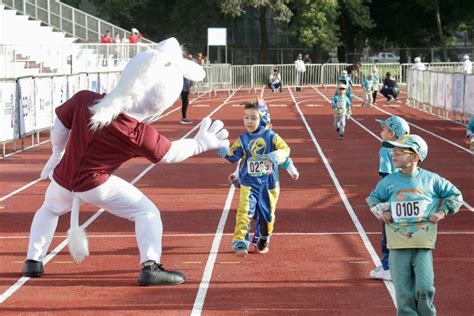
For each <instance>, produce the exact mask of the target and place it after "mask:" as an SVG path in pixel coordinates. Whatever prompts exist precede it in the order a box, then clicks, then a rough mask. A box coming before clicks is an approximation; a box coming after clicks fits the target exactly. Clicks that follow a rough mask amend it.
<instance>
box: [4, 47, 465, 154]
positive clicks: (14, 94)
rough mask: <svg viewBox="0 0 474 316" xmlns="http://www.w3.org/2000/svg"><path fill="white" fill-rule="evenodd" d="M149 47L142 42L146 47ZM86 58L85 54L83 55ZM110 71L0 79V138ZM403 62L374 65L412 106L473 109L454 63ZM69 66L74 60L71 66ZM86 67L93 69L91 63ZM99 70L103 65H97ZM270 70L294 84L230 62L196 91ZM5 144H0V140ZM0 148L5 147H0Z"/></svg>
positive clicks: (309, 79)
mask: <svg viewBox="0 0 474 316" xmlns="http://www.w3.org/2000/svg"><path fill="white" fill-rule="evenodd" d="M148 48H149V47H146V46H145V47H144V49H148ZM86 60H87V58H86ZM115 66H116V69H117V70H116V71H102V72H92V71H91V72H87V73H78V74H71V75H58V74H55V75H53V76H51V75H48V76H43V77H39V76H38V77H32V76H29V77H23V78H19V79H6V78H1V79H0V91H1V93H0V123H1V125H0V143H2V144H3V145H4V144H5V143H6V142H11V141H15V140H17V139H22V138H24V137H25V136H28V135H32V134H38V132H39V131H41V130H43V129H48V128H50V127H51V126H52V124H53V119H54V109H55V108H56V107H57V106H59V105H60V104H61V103H62V102H64V101H65V100H67V99H68V98H69V97H71V96H72V95H73V94H74V93H76V92H77V91H79V90H82V89H88V90H92V91H96V92H98V93H107V92H108V91H110V90H111V89H113V88H114V87H115V85H116V83H117V82H118V80H119V77H120V72H121V70H122V69H123V66H124V65H122V64H119V65H115ZM346 66H347V65H346V64H325V65H319V64H310V65H306V72H305V73H304V76H303V78H302V80H303V85H334V84H336V79H337V77H338V76H340V74H341V73H342V70H343V69H344V68H345V67H346ZM410 66H411V65H409V64H403V65H398V64H377V68H378V70H379V73H380V75H381V77H382V74H383V73H384V72H386V71H391V72H392V73H393V74H394V75H395V76H396V77H397V78H398V80H399V82H400V83H401V84H404V83H405V82H404V79H405V78H406V79H407V83H408V84H407V90H408V99H409V101H410V104H412V105H417V106H419V105H422V106H423V107H424V106H426V105H428V106H430V107H433V108H436V109H439V110H443V111H445V112H447V113H452V116H453V117H455V116H456V114H458V115H463V116H467V115H472V114H474V76H471V75H469V76H465V75H464V74H462V73H455V72H454V71H458V70H459V63H452V64H435V65H427V66H428V69H438V68H439V67H442V68H443V69H445V71H444V72H438V71H433V70H431V71H430V70H426V71H414V70H411V69H408V68H409V67H410ZM72 67H73V69H74V64H73V65H72ZM372 67H373V65H371V64H365V65H362V68H361V70H360V73H361V75H360V76H359V78H355V80H354V82H355V84H357V83H359V82H360V81H359V80H360V79H361V78H363V77H365V75H366V74H368V73H369V72H371V71H372ZM90 69H94V67H91V68H90ZM102 69H104V68H102ZM273 69H277V70H278V71H280V73H281V76H282V81H283V84H284V85H285V86H294V85H296V69H295V66H294V65H293V64H287V65H253V66H232V65H230V64H219V65H205V66H204V70H205V72H206V77H205V79H204V80H203V81H202V82H200V83H197V84H196V85H195V89H196V91H198V92H202V91H206V92H207V91H215V90H222V89H224V90H231V89H237V88H239V87H243V88H249V89H257V88H261V87H262V86H266V85H267V84H268V79H269V76H270V74H271V73H272V72H273ZM4 148H5V145H4ZM4 150H5V149H4Z"/></svg>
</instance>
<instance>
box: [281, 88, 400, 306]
mask: <svg viewBox="0 0 474 316" xmlns="http://www.w3.org/2000/svg"><path fill="white" fill-rule="evenodd" d="M316 91H317V92H318V93H319V94H320V95H321V96H323V98H324V99H326V101H328V102H329V103H331V101H329V99H328V98H327V97H326V96H325V95H324V94H322V93H321V92H319V90H316ZM290 94H291V97H292V99H293V102H294V103H295V107H296V109H297V110H298V113H299V114H300V117H301V119H302V120H303V123H304V125H305V126H306V130H307V131H308V133H309V135H310V137H311V140H312V141H313V144H314V146H315V147H316V149H317V151H318V153H319V156H320V157H321V160H322V161H323V163H324V166H325V167H326V170H327V171H328V173H329V175H330V176H331V179H332V181H333V182H334V185H335V187H336V189H337V192H338V193H339V196H340V197H341V200H342V202H343V203H344V206H345V207H346V210H347V212H348V213H349V216H350V217H351V219H352V222H353V223H354V225H355V227H356V229H357V232H358V233H359V235H360V237H361V239H362V242H363V243H364V245H365V248H366V249H367V251H368V252H369V254H370V257H371V258H372V261H373V262H374V263H375V265H376V266H380V265H381V262H380V258H379V256H378V255H377V252H376V251H375V249H374V247H373V246H372V244H371V242H370V240H369V237H368V236H367V233H366V232H365V230H364V227H362V224H361V223H360V221H359V218H358V217H357V215H356V213H355V211H354V209H353V208H352V205H351V204H350V202H349V200H348V198H347V196H346V194H345V192H344V189H343V188H342V187H341V184H340V183H339V180H338V179H337V177H336V174H335V173H334V170H333V169H332V168H331V165H330V164H329V161H328V160H327V158H326V156H325V155H324V152H323V150H322V148H321V146H320V145H319V143H318V141H317V140H316V137H315V136H314V134H313V131H312V130H311V127H310V126H309V124H308V122H307V121H306V118H305V116H304V114H303V112H302V111H301V109H300V107H299V105H298V102H297V101H296V99H295V97H294V96H293V93H292V92H291V91H290ZM384 283H385V287H386V288H387V290H388V293H389V294H390V297H391V298H392V301H393V304H394V305H395V307H396V306H397V302H396V299H395V288H394V287H393V284H392V282H389V281H384Z"/></svg>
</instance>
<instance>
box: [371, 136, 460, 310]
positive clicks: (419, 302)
mask: <svg viewBox="0 0 474 316" xmlns="http://www.w3.org/2000/svg"><path fill="white" fill-rule="evenodd" d="M382 146H385V147H388V148H392V157H393V163H394V165H395V167H396V168H399V169H400V171H397V172H395V173H392V174H391V175H388V176H386V177H385V178H383V179H382V180H380V181H379V183H378V184H377V186H376V188H375V190H374V191H373V192H372V193H371V194H370V195H369V196H368V197H367V204H368V205H369V206H370V207H371V211H372V212H373V213H374V215H375V216H377V217H378V218H379V219H380V220H381V221H383V222H384V223H385V229H386V231H387V242H388V248H389V249H390V270H391V272H392V280H393V285H394V287H395V296H396V301H397V314H398V315H436V308H435V306H434V304H433V299H434V293H435V287H434V273H433V254H432V252H431V250H432V249H433V248H434V246H435V242H436V235H437V228H438V227H437V226H438V222H439V221H440V220H442V219H444V218H445V217H446V216H447V215H448V214H449V215H452V214H455V213H456V212H458V211H459V208H460V207H461V205H462V203H463V199H462V195H461V192H460V191H459V190H458V189H457V188H456V187H455V186H454V185H453V184H451V182H449V181H448V180H446V179H444V178H442V177H441V176H439V175H438V174H436V173H433V172H430V171H427V170H424V169H421V168H419V167H418V164H419V163H421V162H423V161H424V160H425V158H426V156H427V154H428V145H427V144H426V142H425V141H424V140H423V138H421V137H420V136H418V135H405V136H402V137H400V138H399V139H398V140H396V141H388V142H387V141H385V142H383V143H382ZM441 200H442V202H441V203H440V201H441Z"/></svg>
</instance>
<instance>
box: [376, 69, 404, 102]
mask: <svg viewBox="0 0 474 316" xmlns="http://www.w3.org/2000/svg"><path fill="white" fill-rule="evenodd" d="M398 92H399V89H398V84H397V81H396V80H395V78H394V77H393V76H392V74H391V73H390V72H387V74H386V75H385V79H384V81H383V87H382V89H381V90H380V93H382V94H383V96H384V97H385V98H386V99H387V102H392V101H393V100H398V98H397V96H398Z"/></svg>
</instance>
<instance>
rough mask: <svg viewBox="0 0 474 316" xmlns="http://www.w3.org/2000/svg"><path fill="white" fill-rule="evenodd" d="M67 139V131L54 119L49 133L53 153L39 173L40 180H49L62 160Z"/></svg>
mask: <svg viewBox="0 0 474 316" xmlns="http://www.w3.org/2000/svg"><path fill="white" fill-rule="evenodd" d="M68 137H69V129H67V128H66V127H64V125H63V123H61V121H60V120H59V119H57V118H56V120H55V121H54V126H53V130H52V131H51V144H52V145H53V148H52V150H53V153H52V154H51V157H49V160H48V162H46V165H45V166H44V168H43V170H42V171H41V179H46V178H50V179H51V176H52V173H53V170H54V168H56V166H57V165H58V164H59V162H60V161H61V159H62V158H63V155H64V149H65V148H66V144H67V140H68Z"/></svg>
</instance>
